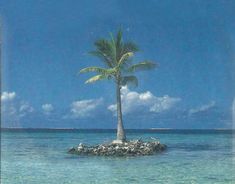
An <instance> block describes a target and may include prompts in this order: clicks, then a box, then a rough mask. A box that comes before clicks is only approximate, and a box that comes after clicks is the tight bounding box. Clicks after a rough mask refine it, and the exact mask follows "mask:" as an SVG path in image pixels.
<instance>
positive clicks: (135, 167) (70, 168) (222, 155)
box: [1, 130, 235, 184]
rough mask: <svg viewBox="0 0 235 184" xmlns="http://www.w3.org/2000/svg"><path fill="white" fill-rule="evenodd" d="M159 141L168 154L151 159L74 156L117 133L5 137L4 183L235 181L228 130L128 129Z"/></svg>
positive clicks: (40, 133) (234, 157) (10, 133)
mask: <svg viewBox="0 0 235 184" xmlns="http://www.w3.org/2000/svg"><path fill="white" fill-rule="evenodd" d="M140 137H142V138H143V139H147V138H149V137H155V138H156V137H157V138H159V139H160V141H161V143H164V144H167V145H168V150H167V151H166V152H164V153H160V154H157V155H153V156H143V157H128V158H107V157H86V156H77V155H70V154H68V153H67V152H66V151H67V150H68V148H70V147H72V146H74V145H77V144H78V143H80V142H83V143H86V144H98V143H101V142H108V141H109V140H112V139H114V138H115V133H114V132H113V131H101V132H100V131H76V130H38V131H35V130H34V131H32V130H28V131H3V132H2V133H1V138H2V142H1V143H2V145H1V151H2V155H1V180H2V181H1V182H2V183H4V184H14V183H17V184H20V183H22V184H27V183H30V184H31V183H32V184H41V183H51V184H58V183H71V184H72V183H74V184H77V183H79V184H83V183H84V184H87V183H107V184H110V183H128V184H129V183H172V184H173V183H204V184H205V183H223V184H224V183H235V174H234V173H235V150H233V147H234V148H235V145H234V146H233V144H234V142H233V139H234V134H232V133H231V132H227V131H190V130H184V131H180V130H177V131H174V130H169V131H160V132H158V131H130V132H129V133H128V138H130V139H137V138H140Z"/></svg>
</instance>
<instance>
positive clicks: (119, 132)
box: [116, 79, 126, 141]
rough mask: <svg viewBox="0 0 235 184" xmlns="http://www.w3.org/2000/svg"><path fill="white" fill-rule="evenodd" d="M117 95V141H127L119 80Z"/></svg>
mask: <svg viewBox="0 0 235 184" xmlns="http://www.w3.org/2000/svg"><path fill="white" fill-rule="evenodd" d="M116 85H117V86H116V95H117V120H118V124H117V140H120V141H125V140H126V134H125V130H124V127H123V121H122V102H121V91H120V90H121V85H120V80H119V79H117V83H116Z"/></svg>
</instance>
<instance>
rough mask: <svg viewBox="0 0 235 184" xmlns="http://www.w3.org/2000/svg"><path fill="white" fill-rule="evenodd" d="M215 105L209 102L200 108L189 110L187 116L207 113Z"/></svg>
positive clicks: (213, 102)
mask: <svg viewBox="0 0 235 184" xmlns="http://www.w3.org/2000/svg"><path fill="white" fill-rule="evenodd" d="M215 104H216V103H215V101H211V102H210V103H208V104H204V105H202V106H200V107H197V108H193V109H190V110H189V115H193V114H196V113H200V112H205V111H208V110H210V109H212V108H214V107H215Z"/></svg>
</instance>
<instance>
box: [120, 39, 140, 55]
mask: <svg viewBox="0 0 235 184" xmlns="http://www.w3.org/2000/svg"><path fill="white" fill-rule="evenodd" d="M138 51H139V48H138V46H137V45H136V44H135V43H134V42H131V41H129V42H126V43H124V44H123V51H122V52H123V53H122V54H124V53H127V52H133V53H135V52H138Z"/></svg>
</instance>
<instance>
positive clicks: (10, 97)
mask: <svg viewBox="0 0 235 184" xmlns="http://www.w3.org/2000/svg"><path fill="white" fill-rule="evenodd" d="M15 97H16V93H15V92H7V91H5V92H2V95H1V101H2V102H7V101H12V100H13V99H14V98H15Z"/></svg>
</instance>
